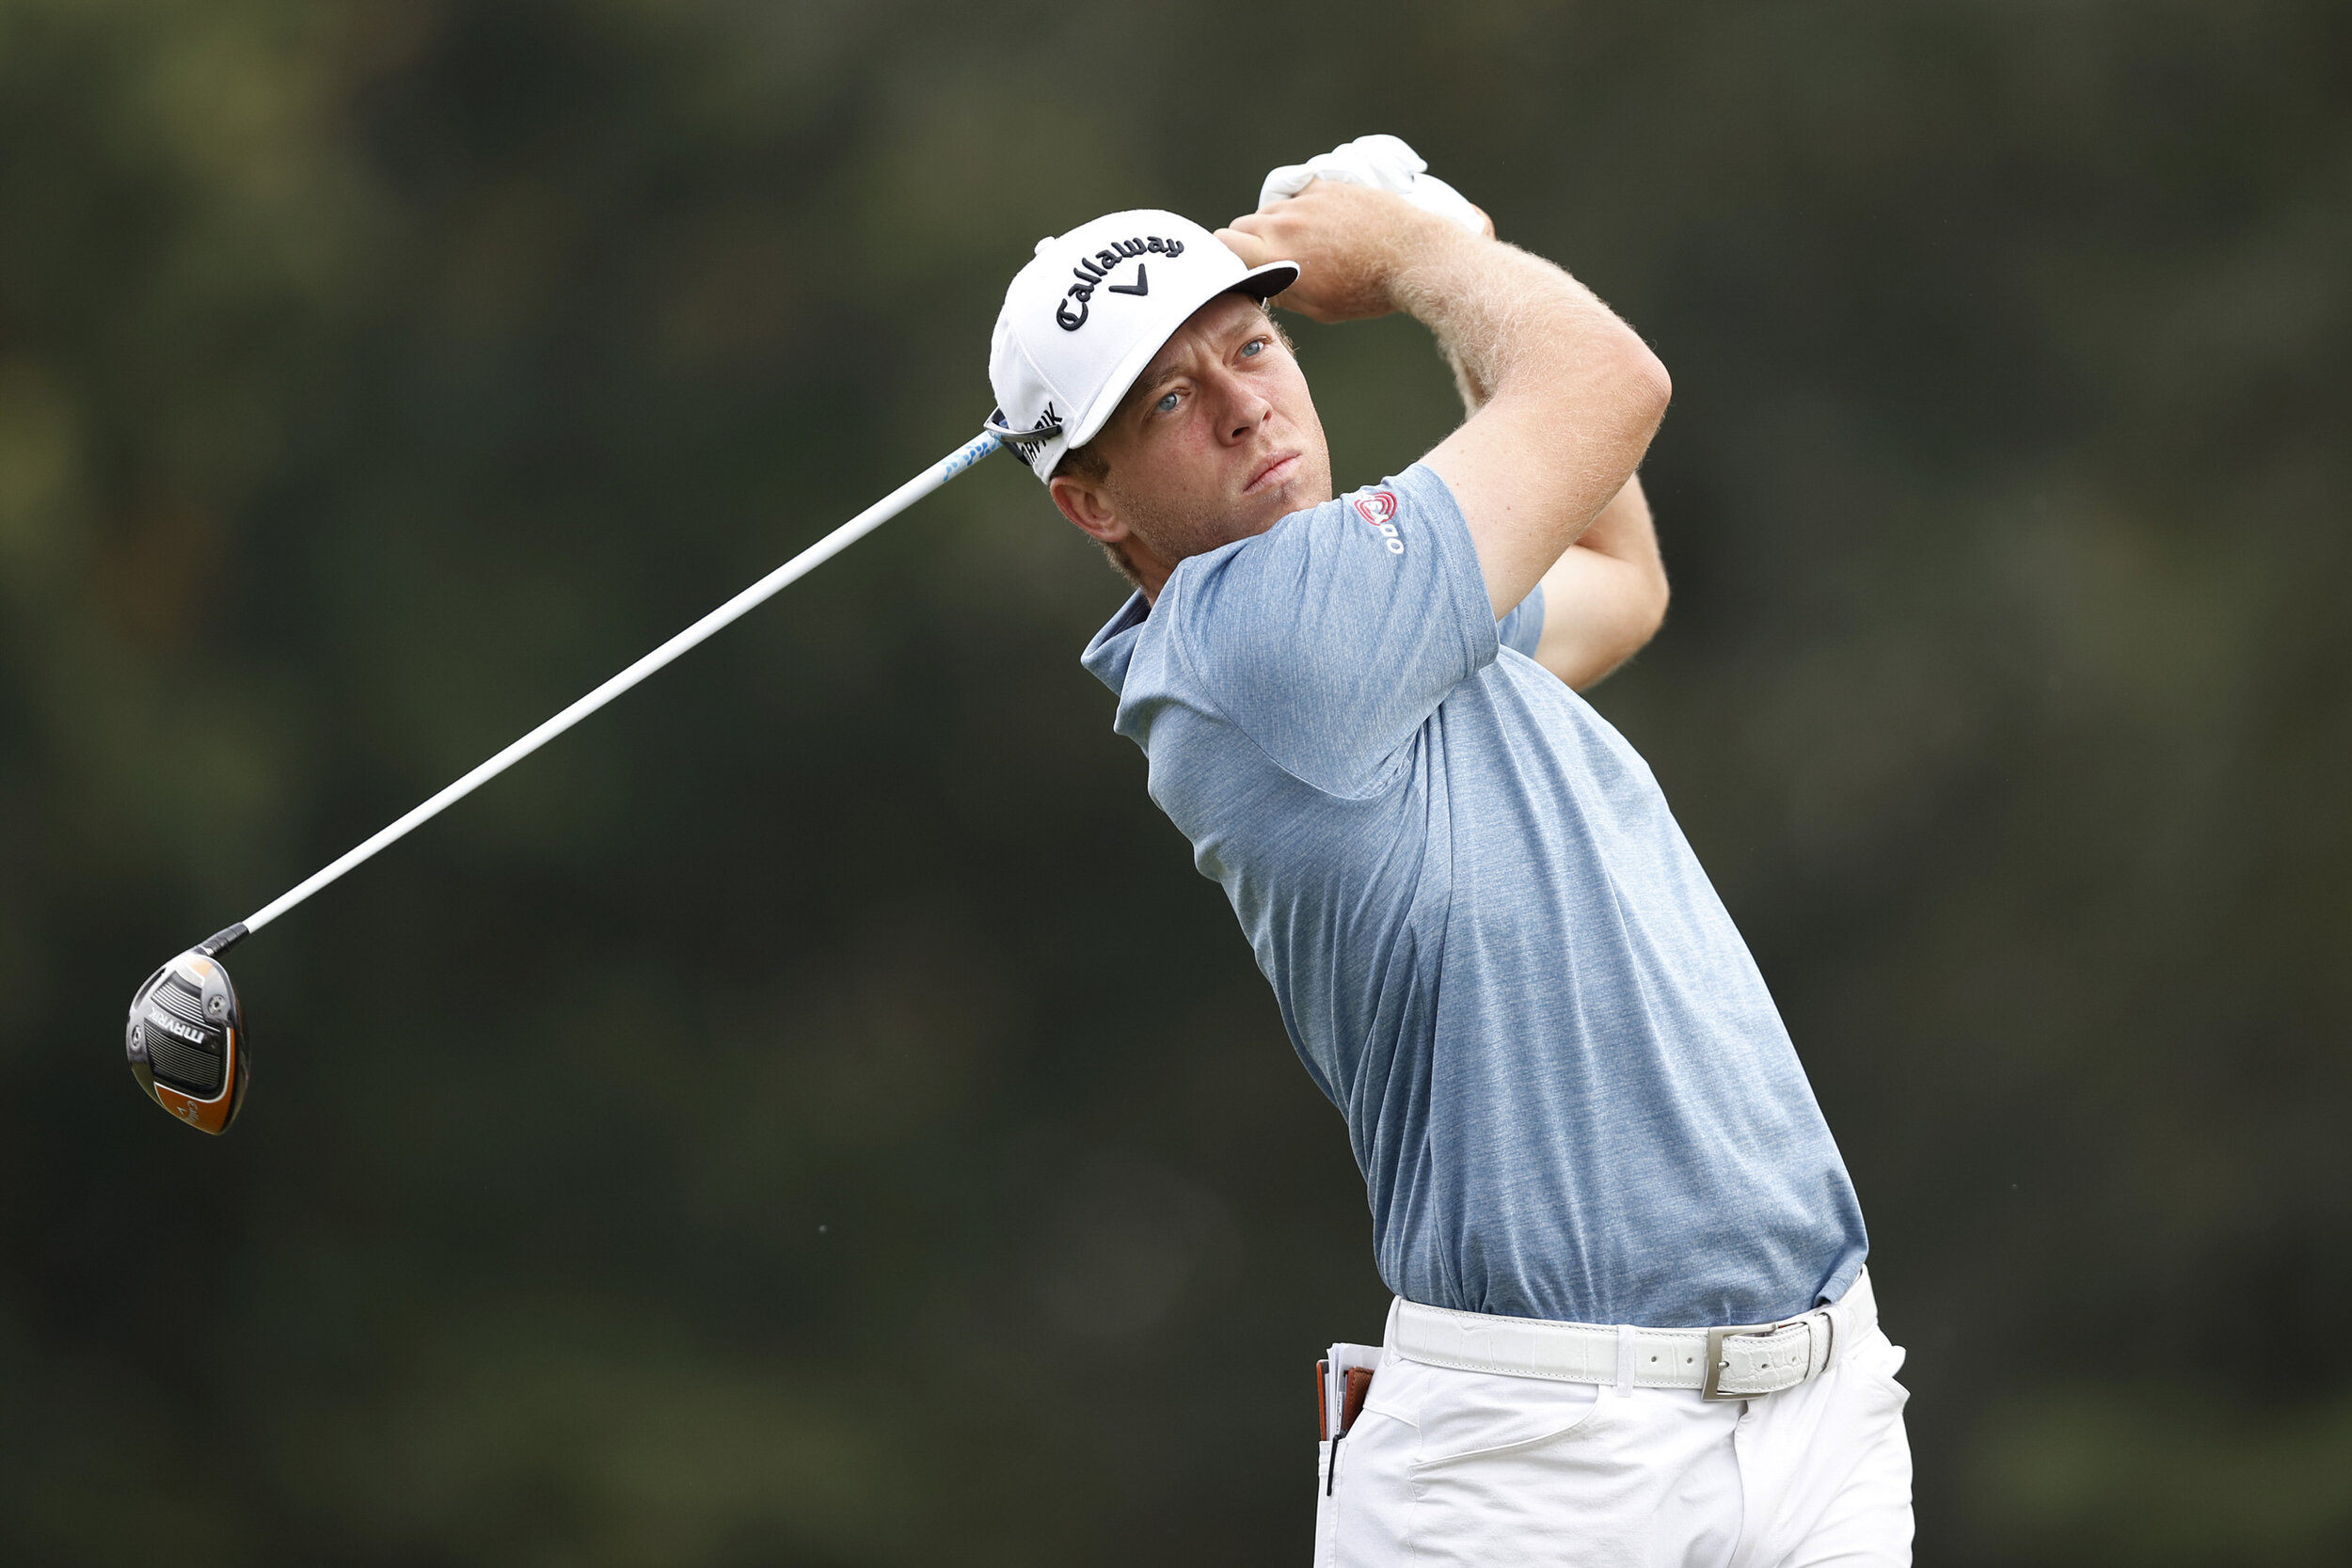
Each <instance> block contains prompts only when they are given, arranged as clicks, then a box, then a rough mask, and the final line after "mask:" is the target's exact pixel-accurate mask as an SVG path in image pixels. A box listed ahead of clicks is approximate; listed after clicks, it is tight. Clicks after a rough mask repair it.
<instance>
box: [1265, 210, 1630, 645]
mask: <svg viewBox="0 0 2352 1568" xmlns="http://www.w3.org/2000/svg"><path fill="white" fill-rule="evenodd" d="M1219 238H1221V239H1224V240H1225V242H1226V243H1227V244H1228V245H1232V247H1233V248H1234V250H1235V253H1236V254H1238V255H1240V256H1241V257H1242V259H1243V260H1244V261H1249V262H1251V263H1252V264H1255V263H1257V262H1259V261H1267V260H1274V259H1279V258H1288V259H1292V260H1295V261H1299V262H1300V264H1301V269H1302V270H1301V273H1300V277H1299V279H1298V281H1297V282H1296V283H1295V284H1294V285H1293V286H1292V288H1291V289H1290V290H1289V291H1288V292H1287V293H1284V295H1283V296H1282V298H1283V300H1284V301H1285V302H1286V303H1289V304H1292V305H1294V306H1295V307H1296V308H1297V309H1301V310H1303V311H1304V312H1305V313H1307V314H1308V315H1310V316H1312V317H1313V318H1314V319H1316V320H1318V321H1352V320H1358V319H1360V318H1364V317H1368V316H1377V315H1381V314H1385V313H1386V312H1388V311H1390V310H1394V309H1403V310H1407V311H1410V312H1411V313H1412V314H1413V315H1414V316H1416V317H1418V318H1419V319H1420V320H1421V321H1422V322H1423V323H1425V324H1427V325H1428V326H1429V327H1430V329H1431V330H1432V331H1433V332H1435V333H1436V334H1437V337H1438V342H1439V344H1440V345H1441V346H1442V347H1443V349H1444V351H1445V352H1446V354H1447V355H1448V356H1450V357H1452V358H1453V359H1454V362H1455V363H1456V364H1457V365H1458V366H1459V379H1460V381H1461V385H1462V387H1463V390H1464V395H1465V397H1466V398H1467V399H1469V400H1470V401H1471V402H1473V403H1476V404H1479V405H1480V406H1479V409H1478V412H1477V413H1476V414H1475V415H1473V416H1472V417H1471V418H1470V420H1469V421H1468V422H1467V423H1465V424H1464V425H1463V426H1462V428H1461V429H1459V430H1457V431H1455V432H1454V434H1453V435H1452V436H1448V437H1447V438H1446V439H1445V440H1444V441H1443V442H1441V443H1439V444H1438V448H1437V450H1436V451H1432V452H1431V453H1429V455H1428V457H1427V458H1426V460H1425V461H1426V462H1427V463H1428V465H1429V467H1431V468H1432V469H1433V470H1435V471H1436V472H1437V474H1438V476H1439V477H1440V478H1441V479H1443V480H1444V481H1445V482H1446V485H1447V487H1448V488H1449V489H1451V490H1452V491H1453V493H1454V500H1455V502H1456V503H1457V504H1459V505H1460V507H1461V509H1462V516H1463V519H1464V521H1465V522H1466V523H1467V524H1468V526H1469V529H1470V540H1471V543H1472V545H1473V546H1474V547H1475V548H1476V550H1477V552H1478V564H1479V569H1480V571H1481V572H1483V573H1484V574H1485V577H1486V591H1487V596H1488V599H1489V600H1490V602H1491V603H1492V604H1493V605H1494V606H1495V607H1496V611H1497V613H1498V614H1500V613H1502V612H1503V611H1505V610H1509V609H1510V608H1511V607H1512V606H1513V605H1516V604H1518V602H1519V600H1521V599H1523V598H1525V597H1526V596H1527V594H1529V593H1530V592H1531V591H1532V590H1533V589H1534V586H1535V584H1536V582H1537V581H1538V580H1539V579H1540V578H1542V577H1543V575H1544V573H1545V572H1546V571H1547V570H1549V568H1550V566H1551V565H1552V563H1553V562H1556V561H1558V560H1559V559H1560V553H1561V551H1563V550H1565V549H1566V548H1567V547H1568V546H1569V545H1570V544H1572V543H1573V542H1574V541H1575V539H1576V537H1577V535H1578V534H1579V533H1581V531H1583V530H1584V528H1585V526H1586V525H1587V524H1589V523H1590V522H1591V521H1592V520H1593V518H1594V516H1595V515H1597V514H1598V513H1599V511H1600V509H1601V508H1602V507H1603V506H1606V505H1607V504H1608V503H1609V500H1610V499H1611V498H1612V497H1613V496H1615V495H1616V494H1617V492H1618V491H1619V490H1620V489H1622V488H1623V487H1624V485H1625V482H1626V481H1627V479H1629V477H1631V475H1632V473H1633V470H1634V469H1635V467H1638V466H1639V465H1640V463H1641V460H1642V453H1643V452H1644V451H1646V450H1647V448H1648V446H1649V438H1650V436H1651V434H1652V433H1653V432H1655V431H1656V430H1657V428H1658V421H1659V420H1660V419H1661V418H1662V417H1663V416H1664V414H1665V409H1666V399H1667V396H1668V394H1669V391H1670V387H1669V383H1668V381H1667V378H1666V372H1665V370H1664V368H1663V367H1662V366H1661V365H1660V364H1659V363H1658V360H1657V357H1656V356H1653V355H1652V354H1651V353H1650V352H1649V348H1648V346H1647V345H1646V344H1645V343H1644V342H1643V341H1642V340H1641V339H1640V338H1639V337H1638V336H1636V335H1635V334H1634V332H1633V330H1632V329H1631V328H1630V327H1629V326H1627V325H1625V324H1624V323H1623V322H1621V321H1619V320H1618V319H1617V318H1616V317H1615V316H1614V315H1613V314H1612V313H1611V311H1610V309H1609V308H1608V307H1607V306H1606V305H1603V304H1602V303H1601V302H1600V300H1599V299H1598V298H1597V297H1596V296H1595V295H1594V293H1593V292H1592V291H1591V290H1590V289H1587V288H1586V287H1584V285H1583V284H1581V283H1580V282H1578V281H1577V280H1576V279H1575V278H1573V277H1569V276H1568V275H1567V273H1565V272H1564V271H1563V270H1561V269H1560V268H1558V267H1556V266H1553V265H1552V264H1551V263H1550V262H1549V261H1543V260H1541V259H1540V258H1538V257H1534V256H1531V255H1529V254H1528V253H1527V252H1525V251H1523V250H1519V249H1517V248H1516V247H1514V246H1511V245H1503V244H1501V243H1499V242H1497V241H1495V240H1492V239H1488V238H1484V237H1481V236H1478V235H1473V234H1470V233H1467V232H1465V231H1463V230H1460V229H1458V228H1456V227H1454V225H1453V224H1452V223H1450V222H1448V221H1446V220H1445V219H1443V218H1438V217H1435V216H1432V215H1431V214H1427V213H1424V212H1422V211H1421V210H1420V209H1419V208H1416V207H1413V206H1412V205H1410V204H1409V203H1407V202H1406V201H1405V200H1404V199H1403V198H1398V197H1395V196H1391V195H1388V194H1386V193H1383V192H1376V191H1371V190H1366V189H1363V188H1361V187H1357V186H1348V185H1326V184H1324V183H1323V182H1316V183H1314V184H1311V185H1309V186H1308V187H1307V189H1306V190H1305V191H1304V192H1302V193H1301V194H1300V195H1299V196H1297V197H1295V198H1291V199H1289V200H1285V201H1280V202H1277V203H1274V204H1273V205H1272V206H1270V207H1268V208H1267V209H1265V210H1263V211H1261V212H1258V213H1253V214H1248V215H1246V216H1244V217H1240V218H1237V219H1235V220H1234V224H1233V227H1232V228H1231V229H1229V230H1221V231H1220V233H1219Z"/></svg>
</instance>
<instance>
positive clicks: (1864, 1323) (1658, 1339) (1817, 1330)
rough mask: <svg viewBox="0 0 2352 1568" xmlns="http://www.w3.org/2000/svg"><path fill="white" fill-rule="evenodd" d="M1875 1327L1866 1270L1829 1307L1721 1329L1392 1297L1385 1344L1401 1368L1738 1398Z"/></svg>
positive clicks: (1830, 1361) (1820, 1362)
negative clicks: (1454, 1306) (1494, 1310)
mask: <svg viewBox="0 0 2352 1568" xmlns="http://www.w3.org/2000/svg"><path fill="white" fill-rule="evenodd" d="M1878 1321H1879V1314H1878V1303H1877V1302H1876V1301H1875V1300H1874V1299H1873V1298H1872V1297H1871V1294H1870V1275H1869V1271H1868V1270H1867V1269H1866V1270H1864V1271H1863V1272H1862V1274H1861V1275H1860V1276H1858V1277H1857V1278H1856V1279H1855V1280H1854V1282H1853V1287H1852V1289H1851V1290H1849V1291H1847V1292H1846V1293H1845V1294H1844V1295H1843V1296H1842V1297H1840V1298H1839V1299H1838V1300H1837V1301H1836V1302H1835V1303H1833V1304H1832V1305H1830V1306H1828V1307H1820V1308H1819V1309H1817V1310H1815V1311H1811V1312H1807V1313H1804V1315H1802V1316H1800V1317H1794V1318H1784V1319H1782V1320H1781V1321H1780V1322H1779V1323H1747V1324H1741V1325H1736V1326H1733V1327H1727V1328H1632V1327H1612V1326H1610V1325H1607V1324H1603V1323H1553V1322H1551V1321H1550V1320H1549V1319H1545V1318H1497V1317H1490V1316H1488V1315H1487V1314H1486V1313H1484V1312H1455V1311H1452V1310H1450V1309H1448V1308H1446V1307H1423V1306H1422V1305H1421V1304H1420V1303H1418V1302H1411V1301H1405V1300H1402V1299H1400V1300H1399V1301H1398V1302H1397V1304H1396V1312H1395V1317H1394V1320H1393V1322H1392V1323H1391V1328H1390V1331H1389V1342H1390V1344H1391V1345H1392V1346H1394V1347H1395V1350H1396V1354H1399V1355H1401V1356H1404V1357H1405V1358H1406V1360H1408V1361H1419V1362H1421V1363H1422V1365H1424V1366H1430V1367H1453V1368H1455V1369H1457V1370H1462V1371H1470V1372H1503V1373H1507V1374H1509V1375H1511V1376H1513V1377H1548V1378H1551V1379H1553V1380H1555V1381H1557V1382H1561V1383H1613V1384H1615V1385H1616V1386H1618V1387H1620V1388H1696V1389H1697V1390H1699V1393H1700V1395H1701V1397H1703V1398H1705V1399H1709V1400H1746V1399H1755V1398H1756V1397H1758V1396H1759V1395H1763V1394H1777V1393H1779V1392H1780V1391H1781V1390H1782V1389H1784V1388H1794V1387H1795V1386H1797V1385H1798V1384H1800V1383H1803V1382H1804V1381H1805V1380H1806V1379H1808V1378H1814V1377H1819V1376H1820V1374H1821V1373H1823V1372H1825V1371H1828V1370H1830V1368H1832V1367H1834V1366H1836V1362H1837V1357H1838V1356H1840V1355H1842V1354H1845V1352H1846V1350H1847V1349H1848V1347H1850V1346H1851V1345H1852V1344H1853V1343H1854V1342H1855V1341H1856V1340H1858V1339H1859V1338H1861V1337H1862V1336H1863V1335H1866V1334H1867V1333H1869V1332H1870V1330H1871V1329H1873V1328H1875V1327H1877V1326H1878Z"/></svg>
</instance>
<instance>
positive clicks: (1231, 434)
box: [1217, 376, 1274, 442]
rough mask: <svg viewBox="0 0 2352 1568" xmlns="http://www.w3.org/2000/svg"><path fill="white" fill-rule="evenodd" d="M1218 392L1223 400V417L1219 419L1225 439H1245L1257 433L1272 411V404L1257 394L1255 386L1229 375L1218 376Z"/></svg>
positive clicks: (1235, 440) (1236, 440)
mask: <svg viewBox="0 0 2352 1568" xmlns="http://www.w3.org/2000/svg"><path fill="white" fill-rule="evenodd" d="M1219 380H1220V385H1219V386H1218V388H1217V390H1218V393H1219V395H1220V397H1221V398H1222V400H1223V413H1224V418H1223V419H1222V420H1220V421H1219V424H1220V426H1221V428H1222V429H1223V430H1224V432H1225V439H1226V440H1228V441H1232V442H1238V441H1246V440H1248V438H1249V437H1250V436H1255V435H1256V434H1257V433H1258V429H1259V427H1260V426H1262V425H1263V424H1264V423H1265V422H1266V420H1267V419H1268V418H1269V417H1270V416H1271V415H1272V414H1273V413H1274V404H1271V403H1268V402H1267V401H1266V400H1265V399H1264V398H1263V397H1262V396H1260V395H1259V394H1258V391H1257V389H1256V388H1252V387H1250V386H1248V385H1247V384H1245V383H1244V382H1242V381H1240V380H1237V379H1235V378H1233V377H1231V376H1226V377H1220V378H1219Z"/></svg>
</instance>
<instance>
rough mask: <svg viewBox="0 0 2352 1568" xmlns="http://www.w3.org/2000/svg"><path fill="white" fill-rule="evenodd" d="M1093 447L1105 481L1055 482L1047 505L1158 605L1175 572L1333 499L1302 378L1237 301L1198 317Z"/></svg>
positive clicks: (1267, 330)
mask: <svg viewBox="0 0 2352 1568" xmlns="http://www.w3.org/2000/svg"><path fill="white" fill-rule="evenodd" d="M1089 446H1090V447H1091V448H1092V449H1093V451H1096V452H1098V453H1100V454H1101V455H1102V456H1103V457H1104V459H1105V460H1106V461H1107V462H1108V463H1109V465H1110V472H1109V474H1108V475H1107V476H1106V477H1105V478H1104V479H1102V480H1101V481H1099V482H1089V481H1086V480H1083V479H1077V478H1073V477H1071V476H1068V475H1065V476H1063V477H1062V478H1059V479H1057V480H1055V481H1054V483H1053V492H1054V502H1055V504H1056V505H1057V506H1059V507H1060V508H1061V510H1062V513H1063V515H1065V516H1067V517H1069V519H1070V520H1071V521H1072V522H1073V523H1075V524H1077V525H1078V527H1079V528H1081V529H1083V530H1085V531H1087V532H1088V533H1089V534H1091V535H1093V536H1094V537H1095V538H1097V539H1100V540H1102V541H1103V542H1104V543H1105V544H1109V545H1112V546H1115V547H1117V548H1118V549H1119V550H1120V552H1121V554H1122V555H1124V556H1125V558H1126V559H1127V561H1128V562H1129V564H1130V567H1131V568H1132V569H1133V571H1134V573H1135V575H1136V577H1138V578H1141V579H1142V580H1143V584H1144V588H1145V591H1146V592H1147V593H1149V594H1153V595H1156V594H1158V592H1159V588H1160V584H1161V583H1163V582H1165V581H1166V580H1167V578H1168V573H1169V572H1170V571H1172V570H1174V568H1175V566H1176V563H1177V562H1180V561H1183V560H1185V559H1186V558H1187V557H1190V556H1195V555H1199V554H1201V553H1202V552H1204V551H1207V550H1213V549H1216V547H1217V546H1220V545H1229V544H1232V542H1233V541H1234V540H1236V539H1247V538H1249V537H1251V536H1252V535H1254V534H1260V533H1263V532H1264V531H1266V530H1267V529H1270V528H1272V527H1273V526H1274V525H1275V524H1276V523H1277V522H1278V521H1279V520H1280V519H1281V518H1282V517H1284V516H1285V515H1288V514H1290V513H1293V512H1296V511H1299V510H1301V509H1303V508H1306V507H1310V506H1318V505H1321V504H1322V503H1323V502H1325V501H1327V500H1329V499H1331V455H1330V451H1329V449H1328V448H1327V447H1326V446H1325V444H1324V439H1323V421H1322V420H1320V419H1318V418H1317V417H1316V415H1315V404H1314V399H1313V398H1312V397H1311V396H1310V395H1309V394H1308V391H1307V377H1306V375H1305V374H1304V373H1303V372H1301V371H1300V370H1299V368H1298V361H1297V359H1296V358H1295V357H1294V356H1292V354H1291V351H1290V349H1289V347H1288V346H1287V345H1285V344H1284V343H1283V341H1282V339H1281V335H1280V334H1279V333H1278V332H1277V331H1276V330H1275V327H1274V324H1273V323H1272V322H1271V321H1269V320H1268V319H1267V318H1266V314H1265V312H1264V310H1263V309H1261V308H1260V307H1259V305H1258V303H1257V302H1256V301H1255V300H1253V299H1250V298H1248V296H1246V295H1243V294H1233V293H1228V294H1219V295H1218V296H1217V297H1216V298H1215V299H1213V300H1211V301H1209V303H1207V304H1206V305H1203V306H1202V307H1200V309H1198V310H1196V311H1194V312H1193V313H1192V317H1191V319H1190V320H1188V321H1186V322H1185V323H1184V325H1183V326H1182V327H1180V328H1178V330H1177V332H1176V335H1175V336H1174V337H1172V338H1170V339H1169V340H1168V342H1167V343H1166V344H1164V345H1163V346H1162V347H1161V349H1160V352H1159V353H1158V354H1157V355H1155V356H1152V362H1151V364H1150V365H1149V366H1147V367H1146V368H1145V370H1144V372H1143V373H1142V374H1141V375H1140V376H1138V377H1136V384H1135V386H1134V387H1133V388H1130V389H1129V391H1128V393H1127V395H1126V397H1125V398H1124V399H1122V400H1121V401H1120V405H1119V411H1118V412H1117V413H1115V414H1113V415H1112V416H1111V419H1110V422H1109V423H1108V424H1106V425H1104V427H1103V429H1102V431H1101V433H1100V434H1098V435H1097V436H1095V438H1094V439H1093V441H1092V442H1090V443H1089Z"/></svg>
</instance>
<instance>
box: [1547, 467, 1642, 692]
mask: <svg viewBox="0 0 2352 1568" xmlns="http://www.w3.org/2000/svg"><path fill="white" fill-rule="evenodd" d="M1543 590H1544V631H1543V637H1542V639H1541V640H1540V641H1538V642H1537V644H1536V647H1535V662H1537V663H1538V664H1541V665H1542V666H1543V667H1544V668H1545V669H1547V670H1549V671H1550V672H1551V673H1553V674H1555V675H1557V676H1559V677H1560V678H1561V679H1562V680H1564V681H1565V682H1566V683H1567V684H1568V685H1569V686H1571V687H1573V688H1575V689H1578V690H1580V691H1581V690H1583V689H1585V688H1586V687H1589V686H1593V685H1595V684H1597V683H1598V682H1599V680H1600V679H1601V678H1602V677H1603V676H1605V675H1607V674H1608V673H1610V672H1611V671H1613V670H1614V669H1616V668H1617V666H1619V665H1621V664H1623V663H1624V662H1625V661H1626V660H1627V659H1629V658H1631V657H1633V656H1634V655H1635V654H1636V653H1639V652H1640V651H1641V649H1642V645H1643V644H1644V643H1645V642H1647V641H1649V640H1650V639H1651V638H1652V637H1654V636H1656V635H1657V632H1658V628H1659V626H1660V625H1661V623H1662V622H1663V621H1664V620H1665V616H1666V598H1667V590H1666V567H1665V562H1664V561H1663V560H1662V559H1661V557H1660V555H1659V552H1658V531H1657V529H1656V527H1655V526H1654V525H1653V524H1652V522H1651V520H1650V511H1649V500H1648V498H1647V497H1646V496H1645V495H1644V494H1643V492H1642V481H1641V479H1640V478H1639V476H1636V477H1635V478H1632V479H1629V480H1628V481H1626V485H1625V488H1624V489H1622V490H1620V491H1618V492H1617V497H1616V499H1614V500H1613V501H1611V502H1610V503H1609V504H1608V505H1607V506H1605V507H1603V508H1601V512H1600V515H1599V516H1597V517H1596V518H1594V519H1593V525H1592V527H1590V528H1588V529H1586V530H1585V531H1584V534H1583V537H1582V538H1581V539H1579V540H1578V541H1577V542H1576V543H1575V544H1574V545H1571V546H1568V547H1567V548H1566V549H1565V550H1563V551H1562V552H1560V559H1559V560H1558V561H1556V562H1553V563H1552V567H1551V570H1549V572H1546V573H1545V574H1544V581H1543Z"/></svg>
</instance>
